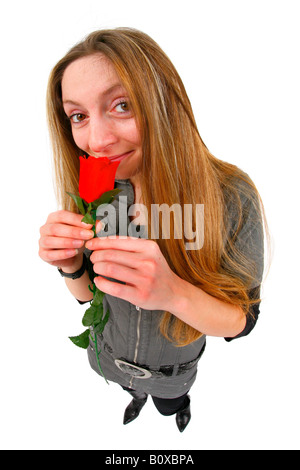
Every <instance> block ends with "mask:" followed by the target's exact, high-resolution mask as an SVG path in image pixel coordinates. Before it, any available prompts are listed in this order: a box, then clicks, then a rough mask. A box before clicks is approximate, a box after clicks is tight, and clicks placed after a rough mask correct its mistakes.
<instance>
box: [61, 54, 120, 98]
mask: <svg viewBox="0 0 300 470" xmlns="http://www.w3.org/2000/svg"><path fill="white" fill-rule="evenodd" d="M112 84H114V85H117V84H119V85H121V81H120V78H119V76H118V74H117V72H116V70H115V68H114V66H113V64H112V62H111V61H110V60H109V59H108V58H107V57H106V56H105V55H104V54H101V53H97V54H94V55H90V56H87V57H81V58H80V59H77V60H75V61H74V62H72V63H71V64H70V65H68V67H67V68H66V70H65V72H64V74H63V78H62V83H61V85H62V94H63V99H64V100H65V99H71V98H72V97H71V96H69V95H70V94H79V95H81V94H82V93H85V92H91V93H93V94H96V93H101V92H104V91H105V90H106V89H107V88H108V87H110V86H111V85H112Z"/></svg>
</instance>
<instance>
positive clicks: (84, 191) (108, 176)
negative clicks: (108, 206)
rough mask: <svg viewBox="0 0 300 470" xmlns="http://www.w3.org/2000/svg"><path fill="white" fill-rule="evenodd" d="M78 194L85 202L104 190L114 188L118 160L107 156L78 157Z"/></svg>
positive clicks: (98, 195) (97, 196)
mask: <svg viewBox="0 0 300 470" xmlns="http://www.w3.org/2000/svg"><path fill="white" fill-rule="evenodd" d="M79 160H80V174H79V195H80V197H81V198H82V199H84V200H85V201H86V202H88V203H89V202H93V201H95V200H96V199H99V197H101V196H102V194H103V193H105V192H106V191H110V190H112V189H113V188H114V183H115V176H116V171H117V168H118V166H119V163H120V162H111V161H110V160H109V158H106V157H101V158H95V157H86V156H83V157H79Z"/></svg>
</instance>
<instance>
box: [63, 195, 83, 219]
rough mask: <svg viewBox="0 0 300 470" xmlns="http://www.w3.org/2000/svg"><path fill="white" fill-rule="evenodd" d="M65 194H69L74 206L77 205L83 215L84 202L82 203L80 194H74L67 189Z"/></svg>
mask: <svg viewBox="0 0 300 470" xmlns="http://www.w3.org/2000/svg"><path fill="white" fill-rule="evenodd" d="M67 194H68V195H69V196H71V198H72V199H73V201H74V202H75V204H76V206H77V207H78V209H79V211H80V213H81V214H82V215H85V213H86V209H85V204H84V202H85V201H84V200H83V199H82V198H81V197H80V196H77V195H76V194H72V193H68V191H67Z"/></svg>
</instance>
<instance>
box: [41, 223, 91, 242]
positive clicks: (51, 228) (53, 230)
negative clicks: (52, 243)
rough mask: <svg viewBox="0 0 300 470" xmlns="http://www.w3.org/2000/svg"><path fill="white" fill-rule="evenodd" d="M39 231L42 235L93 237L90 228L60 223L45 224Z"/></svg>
mask: <svg viewBox="0 0 300 470" xmlns="http://www.w3.org/2000/svg"><path fill="white" fill-rule="evenodd" d="M40 233H41V235H42V236H43V237H45V236H51V237H62V238H74V239H76V240H89V239H91V238H93V237H94V232H93V231H92V230H87V229H84V228H79V227H74V226H71V225H65V224H61V223H54V224H46V225H44V226H43V227H42V228H41V230H40Z"/></svg>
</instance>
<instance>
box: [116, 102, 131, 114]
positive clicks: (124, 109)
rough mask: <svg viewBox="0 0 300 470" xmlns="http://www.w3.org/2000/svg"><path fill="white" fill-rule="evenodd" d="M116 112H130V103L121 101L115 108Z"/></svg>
mask: <svg viewBox="0 0 300 470" xmlns="http://www.w3.org/2000/svg"><path fill="white" fill-rule="evenodd" d="M115 110H116V111H117V112H118V113H126V112H128V111H130V109H129V104H128V102H127V101H121V102H120V103H118V104H117V105H116V106H115Z"/></svg>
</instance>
